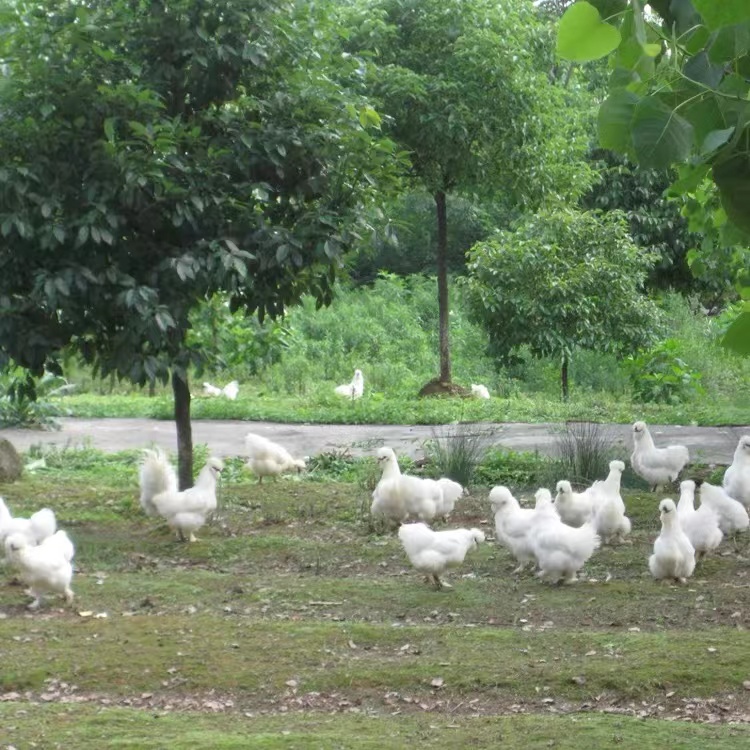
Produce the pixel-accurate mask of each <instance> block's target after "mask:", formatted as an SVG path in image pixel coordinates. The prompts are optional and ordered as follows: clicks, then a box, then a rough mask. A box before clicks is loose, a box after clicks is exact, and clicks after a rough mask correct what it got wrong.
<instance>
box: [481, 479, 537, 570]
mask: <svg viewBox="0 0 750 750" xmlns="http://www.w3.org/2000/svg"><path fill="white" fill-rule="evenodd" d="M489 499H490V506H491V507H492V513H493V515H494V516H495V537H496V539H497V542H498V544H502V545H503V547H506V548H507V549H508V550H509V551H510V553H511V554H512V555H513V557H515V558H516V560H517V561H518V567H517V568H515V570H514V571H513V572H514V573H520V572H521V571H522V570H523V569H524V568H525V567H526V566H527V565H528V564H529V563H533V562H534V561H535V559H536V558H535V557H534V551H533V549H532V547H531V541H530V539H529V531H530V530H531V527H532V525H533V523H534V515H535V513H536V511H535V509H534V508H522V507H521V505H520V503H519V502H518V500H517V499H516V498H515V497H514V496H513V493H512V492H511V491H510V490H509V489H508V488H507V487H503V486H502V485H498V486H497V487H493V488H492V490H491V491H490V498H489ZM550 502H551V499H550Z"/></svg>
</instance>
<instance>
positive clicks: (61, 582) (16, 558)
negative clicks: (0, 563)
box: [5, 531, 75, 609]
mask: <svg viewBox="0 0 750 750" xmlns="http://www.w3.org/2000/svg"><path fill="white" fill-rule="evenodd" d="M74 552H75V550H74V548H73V543H72V542H71V541H70V539H69V538H68V536H67V534H65V532H64V531H58V532H57V533H56V534H53V535H52V536H50V537H47V539H45V540H44V541H43V542H42V543H41V544H39V545H36V546H35V545H33V544H32V543H31V542H29V539H28V537H27V536H25V535H24V534H18V533H16V534H11V535H10V536H9V537H8V538H7V539H6V540H5V554H6V557H7V559H8V562H9V563H10V564H11V565H12V566H13V567H14V568H15V569H16V570H17V571H18V575H19V577H20V578H21V580H23V581H24V582H25V583H26V584H28V586H29V589H30V591H29V593H30V595H31V596H33V597H34V601H33V602H32V603H31V604H29V609H39V607H40V606H41V604H42V597H43V595H44V594H47V593H51V594H60V595H61V596H64V597H65V601H66V602H67V603H68V604H71V603H72V602H73V590H72V589H71V588H70V584H71V581H72V580H73V565H72V560H73V555H74Z"/></svg>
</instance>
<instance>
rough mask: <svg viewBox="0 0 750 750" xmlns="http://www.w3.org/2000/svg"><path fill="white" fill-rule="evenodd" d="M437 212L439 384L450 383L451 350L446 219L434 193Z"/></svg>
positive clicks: (442, 195)
mask: <svg viewBox="0 0 750 750" xmlns="http://www.w3.org/2000/svg"><path fill="white" fill-rule="evenodd" d="M434 197H435V209H436V212H437V284H438V312H439V320H440V322H439V336H440V382H441V383H450V382H451V349H450V341H449V338H448V333H449V323H450V321H449V315H448V314H449V312H450V305H449V299H448V217H447V214H446V209H445V193H444V192H443V191H442V190H439V191H438V192H437V193H435V196H434Z"/></svg>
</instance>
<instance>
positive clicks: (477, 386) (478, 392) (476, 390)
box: [471, 383, 490, 398]
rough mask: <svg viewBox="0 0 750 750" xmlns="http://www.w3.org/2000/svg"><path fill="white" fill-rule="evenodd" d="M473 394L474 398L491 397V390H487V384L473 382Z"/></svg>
mask: <svg viewBox="0 0 750 750" xmlns="http://www.w3.org/2000/svg"><path fill="white" fill-rule="evenodd" d="M471 395H472V396H474V398H489V397H490V392H489V390H487V386H486V385H482V384H481V383H472V384H471Z"/></svg>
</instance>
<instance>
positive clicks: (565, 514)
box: [555, 479, 594, 527]
mask: <svg viewBox="0 0 750 750" xmlns="http://www.w3.org/2000/svg"><path fill="white" fill-rule="evenodd" d="M556 490H557V495H556V496H555V510H556V511H557V512H558V514H559V515H560V518H561V519H562V521H563V523H567V524H568V526H576V527H578V526H583V524H584V523H586V522H587V521H590V520H591V516H592V515H593V512H594V501H593V498H592V496H591V495H590V494H589V493H588V492H573V488H572V487H571V486H570V482H568V481H567V479H562V480H560V481H559V482H558V483H557V487H556Z"/></svg>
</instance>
